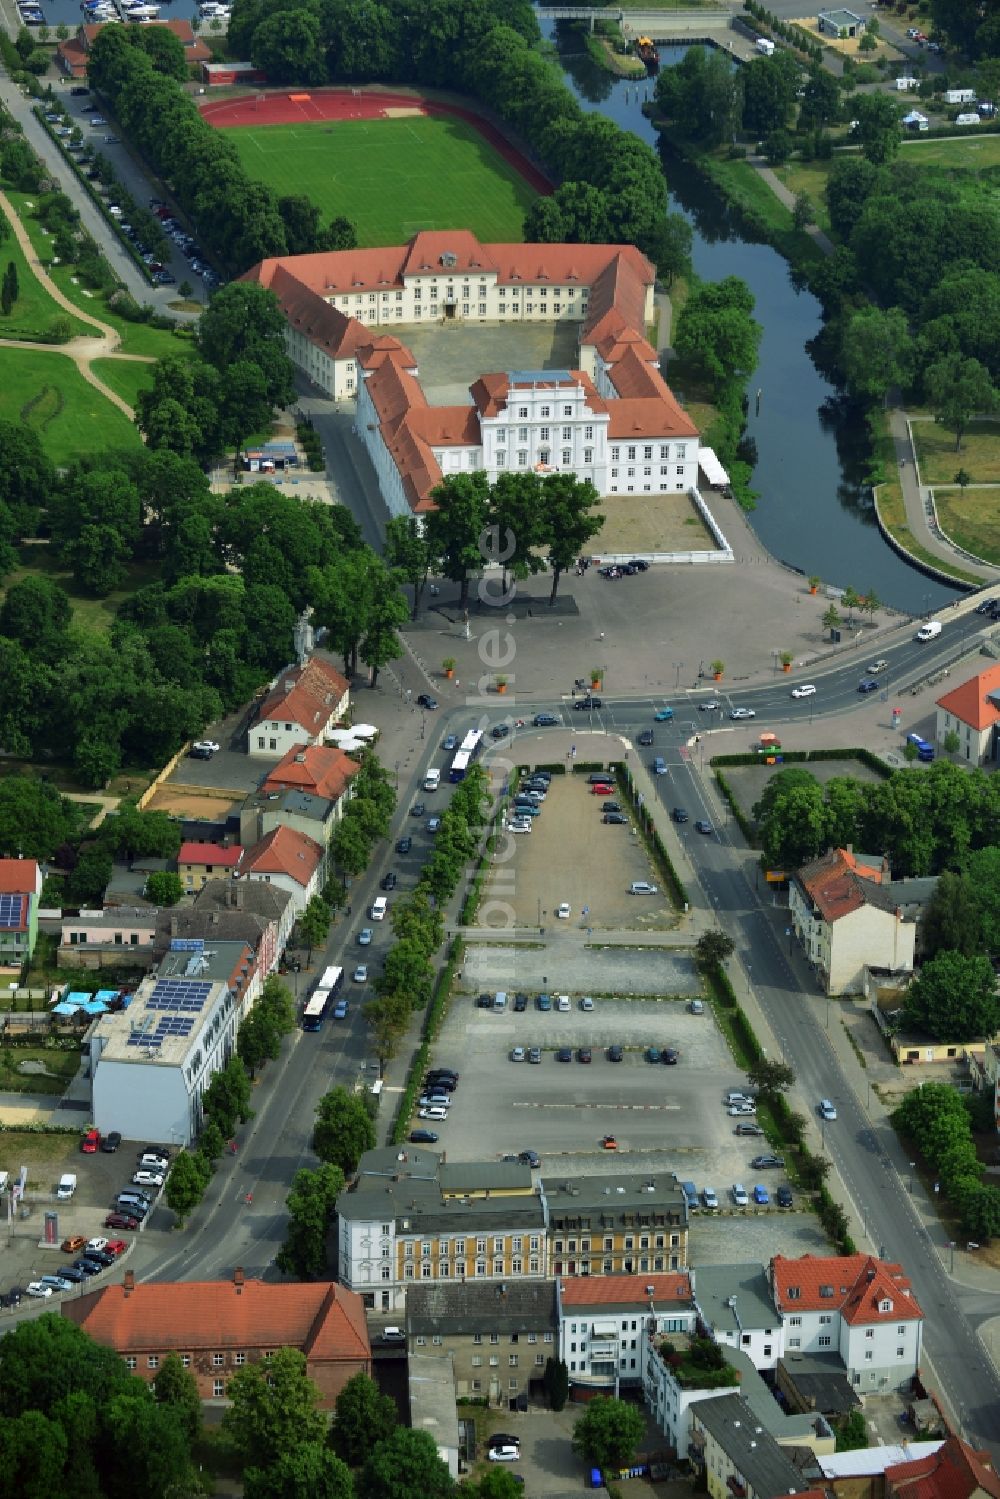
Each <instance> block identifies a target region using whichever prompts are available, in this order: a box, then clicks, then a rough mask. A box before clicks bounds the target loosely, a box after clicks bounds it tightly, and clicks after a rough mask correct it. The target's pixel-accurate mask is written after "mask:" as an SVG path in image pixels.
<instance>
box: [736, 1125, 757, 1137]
mask: <svg viewBox="0 0 1000 1499" xmlns="http://www.w3.org/2000/svg"><path fill="white" fill-rule="evenodd" d="M763 1133H764V1131H763V1129H762V1128H761V1126H760V1125H759V1124H746V1123H744V1124H738V1125H737V1126H736V1128H735V1129H734V1130H733V1134H734V1135H762V1134H763Z"/></svg>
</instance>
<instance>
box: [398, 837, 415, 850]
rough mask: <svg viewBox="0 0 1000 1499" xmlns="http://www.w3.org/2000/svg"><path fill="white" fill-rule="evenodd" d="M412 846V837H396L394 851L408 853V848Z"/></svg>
mask: <svg viewBox="0 0 1000 1499" xmlns="http://www.w3.org/2000/svg"><path fill="white" fill-rule="evenodd" d="M412 847H413V839H412V838H397V839H396V852H397V854H408V853H409V852H410V849H411V848H412Z"/></svg>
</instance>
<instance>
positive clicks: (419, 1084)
mask: <svg viewBox="0 0 1000 1499" xmlns="http://www.w3.org/2000/svg"><path fill="white" fill-rule="evenodd" d="M464 955H465V944H464V942H463V941H462V939H461V937H453V938H452V939H451V945H450V947H449V948H448V958H447V961H446V963H445V965H444V967H443V968H442V969H441V972H440V973H439V974H438V977H437V983H436V984H435V986H434V995H433V997H432V999H431V1002H430V1004H429V1005H428V1006H427V1013H426V1015H425V1016H424V1024H423V1033H424V1038H423V1040H422V1041H421V1043H420V1045H419V1046H418V1047H417V1049H416V1051H415V1052H414V1054H413V1061H412V1062H411V1063H410V1073H409V1076H408V1078H407V1079H406V1086H405V1087H404V1089H403V1092H402V1094H401V1095H400V1100H399V1108H398V1110H397V1111H396V1121H395V1123H394V1124H393V1126H392V1144H393V1145H402V1143H403V1141H404V1140H405V1138H406V1135H407V1133H408V1131H409V1128H410V1115H411V1114H412V1113H413V1106H414V1104H415V1103H416V1101H417V1099H418V1098H419V1097H420V1092H421V1089H422V1088H423V1083H424V1069H425V1067H426V1066H427V1064H428V1062H429V1061H430V1053H431V1042H432V1041H434V1040H435V1039H436V1037H437V1031H438V1026H439V1025H440V1023H441V1021H442V1020H443V1019H444V1014H445V1010H446V1009H447V1006H448V1000H449V998H450V997H451V986H452V983H453V982H454V979H455V974H456V972H457V971H458V968H459V965H460V964H461V962H462V959H463V957H464Z"/></svg>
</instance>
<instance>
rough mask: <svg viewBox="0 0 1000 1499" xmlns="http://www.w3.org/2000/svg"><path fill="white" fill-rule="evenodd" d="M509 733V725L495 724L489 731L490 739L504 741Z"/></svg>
mask: <svg viewBox="0 0 1000 1499" xmlns="http://www.w3.org/2000/svg"><path fill="white" fill-rule="evenodd" d="M509 733H510V724H509V723H495V724H494V725H493V727H492V729H490V738H491V739H506V738H507V735H508V734H509Z"/></svg>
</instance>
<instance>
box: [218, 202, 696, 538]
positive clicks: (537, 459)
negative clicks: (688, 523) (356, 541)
mask: <svg viewBox="0 0 1000 1499" xmlns="http://www.w3.org/2000/svg"><path fill="white" fill-rule="evenodd" d="M654 274H655V273H654V268H653V266H652V265H651V264H650V262H649V261H648V260H647V259H646V258H645V256H644V255H641V254H640V253H639V251H638V250H637V249H635V248H634V246H632V245H484V244H480V242H479V240H478V239H476V237H475V235H474V234H471V233H469V231H468V230H466V229H455V230H435V231H427V232H424V233H420V234H415V235H414V236H413V238H412V239H411V240H410V241H409V242H408V243H407V244H405V245H395V246H391V247H388V248H380V249H374V250H338V251H331V252H329V253H322V254H314V255H294V256H284V257H282V258H280V259H274V260H265V261H262V262H261V263H260V264H259V265H257V266H255V267H254V268H253V269H252V270H251V271H248V272H247V274H246V277H245V279H246V280H251V281H256V282H258V283H259V284H260V285H261V286H266V287H269V288H270V290H271V291H273V292H274V294H275V296H276V297H277V299H278V302H279V304H280V306H281V308H282V311H283V312H284V315H285V319H286V324H287V334H286V343H287V349H288V354H289V357H290V358H291V359H292V361H293V363H294V364H295V365H296V367H297V368H298V369H300V370H301V371H303V373H304V374H306V375H307V376H308V378H309V379H310V380H311V381H312V383H313V384H314V385H316V386H318V387H319V388H320V389H321V390H323V391H324V392H325V393H326V394H327V395H328V396H329V397H330V398H331V399H332V400H335V401H342V400H348V399H352V398H353V399H355V400H356V402H357V430H358V434H359V436H360V437H361V439H362V440H363V441H364V443H365V446H366V448H367V450H368V453H369V455H370V457H371V460H372V463H373V464H374V466H375V470H376V473H377V474H378V478H379V483H380V486H381V489H382V494H383V496H384V498H385V500H386V504H387V505H388V508H389V511H390V513H391V514H393V515H406V514H411V513H412V514H420V513H422V512H424V511H427V510H432V509H434V502H433V500H432V499H431V497H430V496H431V492H432V490H433V489H434V488H435V486H436V485H438V484H439V483H440V482H441V480H442V478H445V477H447V476H448V475H451V474H457V473H462V472H466V473H474V472H477V471H479V470H482V471H484V472H485V473H486V474H487V476H488V477H489V479H490V482H491V483H492V482H494V481H495V480H496V478H497V476H498V474H501V473H503V472H505V471H507V470H513V471H518V470H526V469H532V470H534V471H536V472H538V473H542V474H546V473H572V474H573V475H574V476H575V477H576V478H578V479H590V480H591V482H592V483H593V484H594V487H595V488H596V489H597V491H598V492H599V493H600V494H602V495H613V494H623V495H624V494H662V493H664V492H667V491H677V490H681V491H685V492H690V491H692V490H695V489H696V488H697V484H698V459H699V441H698V431H697V428H696V427H695V426H694V424H693V423H692V422H691V420H690V418H689V417H688V416H687V415H686V413H685V412H684V411H683V409H682V408H681V407H680V405H679V404H678V403H677V401H676V400H675V398H674V396H673V394H672V392H671V390H670V387H669V386H668V385H667V383H666V381H665V380H664V379H663V376H662V375H661V374H660V371H659V366H658V362H657V356H656V350H655V349H654V348H653V347H652V346H651V345H650V344H649V343H648V342H647V339H646V329H647V327H648V326H649V324H650V323H651V322H652V320H653V314H654V305H653V287H654ZM448 319H454V320H455V321H458V322H478V323H530V322H535V323H551V322H573V323H578V324H579V327H580V335H579V356H578V360H577V365H578V367H577V368H576V369H572V370H508V371H507V372H506V373H499V374H496V373H494V374H484V375H481V376H480V378H479V379H478V380H477V381H476V382H475V384H474V385H473V386H472V388H471V390H470V395H471V397H472V400H471V403H470V404H469V405H463V406H432V405H430V404H429V403H428V401H427V398H426V396H425V395H424V392H423V390H422V388H421V386H420V381H419V378H418V370H417V364H416V360H415V359H414V357H413V355H412V353H411V352H410V350H409V349H408V348H407V347H406V345H405V344H404V343H403V342H401V340H400V339H399V338H398V337H397V336H396V334H395V333H394V332H393V331H392V330H393V329H394V328H398V329H399V331H400V332H402V331H403V327H404V326H405V325H407V324H409V325H411V326H413V325H420V324H434V323H441V322H443V321H446V320H448Z"/></svg>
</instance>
